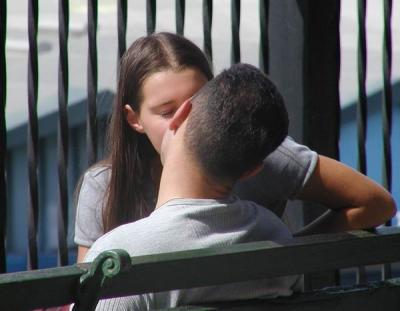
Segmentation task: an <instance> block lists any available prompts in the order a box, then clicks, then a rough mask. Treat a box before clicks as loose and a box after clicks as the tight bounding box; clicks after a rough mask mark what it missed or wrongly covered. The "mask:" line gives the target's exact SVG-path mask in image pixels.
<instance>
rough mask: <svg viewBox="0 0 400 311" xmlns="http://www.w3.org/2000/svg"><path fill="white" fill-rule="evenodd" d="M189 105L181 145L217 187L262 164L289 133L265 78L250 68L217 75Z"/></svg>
mask: <svg viewBox="0 0 400 311" xmlns="http://www.w3.org/2000/svg"><path fill="white" fill-rule="evenodd" d="M192 102H193V108H192V111H191V113H190V115H189V118H188V123H187V128H186V133H185V145H186V146H187V147H188V149H189V150H190V152H191V154H192V156H194V157H195V158H196V159H197V161H198V162H199V163H200V165H202V167H203V168H204V169H205V170H206V172H207V173H208V174H210V175H211V177H213V178H214V179H216V180H218V181H230V182H233V181H236V180H237V179H238V178H239V177H241V176H242V175H243V174H244V173H245V172H246V171H249V170H250V169H253V168H255V167H256V166H257V165H258V164H261V162H262V161H263V159H264V158H265V157H266V156H267V155H268V154H270V153H271V152H272V151H274V150H275V149H276V148H277V147H278V146H279V145H280V144H281V143H282V141H283V140H284V139H285V137H286V135H287V133H288V124H289V121H288V115H287V111H286V108H285V105H284V101H283V98H282V96H281V94H280V93H279V92H278V90H277V88H276V87H275V85H274V84H273V83H272V82H271V81H270V80H269V79H268V77H267V76H266V75H265V74H263V73H262V72H261V71H260V70H259V69H257V68H256V67H254V66H251V65H248V64H237V65H234V66H232V67H231V68H230V69H227V70H224V71H223V72H221V73H220V74H219V75H218V76H216V77H215V78H214V79H213V80H211V81H209V82H208V83H207V84H206V85H205V86H204V87H203V88H202V89H201V90H200V91H199V92H198V93H197V95H196V96H195V97H194V98H193V100H192Z"/></svg>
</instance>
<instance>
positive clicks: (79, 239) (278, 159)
mask: <svg viewBox="0 0 400 311" xmlns="http://www.w3.org/2000/svg"><path fill="white" fill-rule="evenodd" d="M317 158H318V156H317V154H316V153H315V152H313V151H311V150H310V149H308V148H307V147H306V146H303V145H299V144H297V143H296V142H294V141H293V140H292V139H290V138H286V139H285V140H284V142H283V143H282V144H281V145H280V146H279V147H278V148H277V149H276V150H275V151H274V152H273V153H271V154H270V155H269V156H268V157H267V158H266V159H265V160H264V169H263V170H262V172H261V173H259V174H258V175H257V176H254V177H252V178H250V179H248V180H246V181H240V182H238V183H237V184H236V186H235V188H234V194H235V195H237V196H238V197H240V198H241V199H243V200H250V201H254V202H256V203H258V204H259V205H261V206H266V207H268V208H269V209H270V210H271V211H273V212H274V213H275V214H276V215H278V216H279V217H281V216H282V214H283V211H284V209H285V206H286V202H287V200H288V199H294V198H296V195H297V194H298V192H299V191H300V190H301V189H302V188H303V186H304V184H305V183H306V182H307V180H308V178H309V177H310V175H311V174H312V172H313V171H314V168H315V164H316V162H317ZM110 173H111V169H110V167H109V166H100V167H94V168H93V169H90V170H88V171H87V172H86V174H85V176H84V178H83V182H82V186H81V189H80V192H79V198H78V205H77V212H76V222H75V243H76V244H78V245H82V246H87V247H90V246H91V245H92V244H93V243H94V242H95V241H96V240H97V239H98V238H99V237H100V236H102V235H103V234H104V230H103V225H102V207H103V202H104V194H105V193H106V189H107V186H108V183H109V180H110ZM154 205H155V204H154Z"/></svg>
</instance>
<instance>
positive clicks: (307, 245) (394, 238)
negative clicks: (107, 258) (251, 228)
mask: <svg viewBox="0 0 400 311" xmlns="http://www.w3.org/2000/svg"><path fill="white" fill-rule="evenodd" d="M384 232H385V233H384V234H381V233H382V232H379V234H375V233H369V232H366V231H353V232H348V233H340V234H332V235H315V236H307V237H301V238H295V239H291V240H285V241H278V242H269V241H268V242H254V243H246V244H237V245H231V246H229V247H223V248H208V249H200V250H191V251H182V252H174V253H166V254H157V255H147V256H140V257H132V267H131V268H130V269H128V270H127V271H124V272H122V273H120V274H119V275H117V276H116V277H115V278H113V279H112V280H110V281H109V282H108V286H106V287H104V288H103V289H102V291H101V294H100V296H101V297H112V296H115V295H116V294H117V293H120V294H123V295H132V294H140V293H145V292H157V291H165V290H170V289H176V288H191V287H198V286H207V285H217V284H223V283H229V282H239V281H247V280H256V279H263V278H271V277H279V276H285V275H293V274H303V273H311V272H318V271H327V270H332V269H340V268H348V267H354V266H358V265H372V264H380V263H384V262H395V261H399V260H400V247H399V245H400V228H396V229H392V230H391V231H390V232H388V231H384ZM264 267H265V268H264ZM154 280H157V282H155V281H154Z"/></svg>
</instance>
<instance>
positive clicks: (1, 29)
mask: <svg viewBox="0 0 400 311" xmlns="http://www.w3.org/2000/svg"><path fill="white" fill-rule="evenodd" d="M6 36H7V1H0V150H1V152H0V273H4V272H6V249H5V238H6V227H7V223H6V219H7V180H6V161H7V159H6V156H7V127H6V99H7V64H6Z"/></svg>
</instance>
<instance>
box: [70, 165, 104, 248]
mask: <svg viewBox="0 0 400 311" xmlns="http://www.w3.org/2000/svg"><path fill="white" fill-rule="evenodd" d="M107 182H108V172H107V169H106V170H100V171H99V169H97V170H96V169H94V170H93V169H92V170H89V171H87V172H86V173H85V175H84V177H83V181H82V186H81V189H80V191H79V195H78V203H77V208H76V218H75V237H74V241H75V243H76V244H78V245H82V246H87V247H90V246H91V245H92V244H93V243H94V242H95V241H96V240H97V239H98V238H99V237H100V236H102V235H103V234H104V230H103V224H102V208H103V203H104V194H105V191H106V187H107V186H106V185H107Z"/></svg>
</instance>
